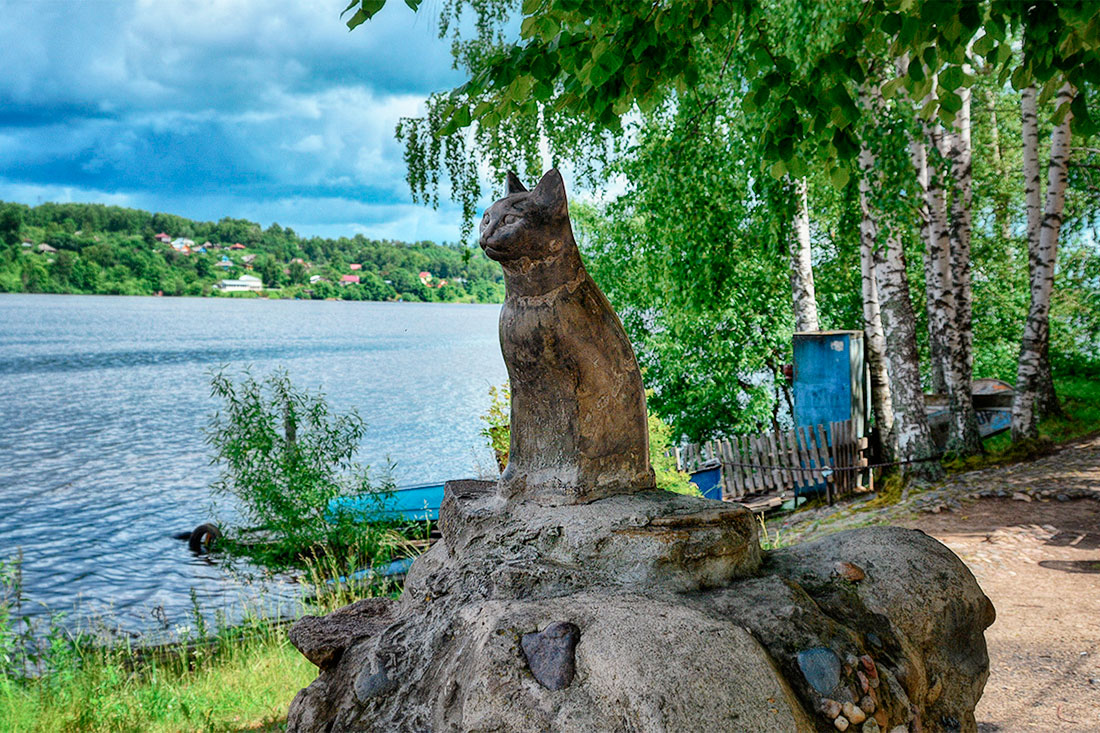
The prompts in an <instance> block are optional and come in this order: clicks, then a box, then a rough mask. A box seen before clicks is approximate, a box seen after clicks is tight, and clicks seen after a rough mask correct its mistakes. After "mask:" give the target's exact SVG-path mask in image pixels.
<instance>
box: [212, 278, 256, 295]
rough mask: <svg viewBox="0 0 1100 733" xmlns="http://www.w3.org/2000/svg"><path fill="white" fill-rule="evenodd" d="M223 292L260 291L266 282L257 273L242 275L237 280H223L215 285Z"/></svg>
mask: <svg viewBox="0 0 1100 733" xmlns="http://www.w3.org/2000/svg"><path fill="white" fill-rule="evenodd" d="M214 287H215V288H217V289H218V290H221V291H222V292H223V293H243V292H248V291H252V292H256V293H258V292H260V291H261V290H263V289H264V282H263V280H261V279H260V278H258V277H256V276H255V275H241V276H240V278H238V279H236V280H222V281H221V282H219V283H218V284H217V285H215V286H214Z"/></svg>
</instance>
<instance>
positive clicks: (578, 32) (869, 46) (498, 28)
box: [347, 0, 1100, 226]
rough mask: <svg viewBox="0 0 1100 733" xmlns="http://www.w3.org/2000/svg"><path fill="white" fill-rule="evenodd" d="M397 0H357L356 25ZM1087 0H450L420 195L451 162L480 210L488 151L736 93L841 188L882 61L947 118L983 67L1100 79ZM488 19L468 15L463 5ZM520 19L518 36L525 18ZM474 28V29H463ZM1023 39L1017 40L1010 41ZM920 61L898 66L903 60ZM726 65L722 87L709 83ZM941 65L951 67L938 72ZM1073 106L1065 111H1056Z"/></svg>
mask: <svg viewBox="0 0 1100 733" xmlns="http://www.w3.org/2000/svg"><path fill="white" fill-rule="evenodd" d="M384 5H385V1H384V0H357V1H356V2H352V3H351V4H350V5H349V6H348V8H347V10H351V9H352V8H355V7H357V6H358V10H357V12H356V13H355V16H353V19H352V21H349V26H350V27H355V25H358V24H359V23H361V22H362V21H363V20H366V19H367V18H369V17H371V16H373V15H374V14H375V13H376V12H378V11H379V10H380V9H381V8H382V7H383V6H384ZM1093 5H1094V3H1092V1H1091V0H1057V2H1055V1H1051V2H1047V3H1040V4H1038V5H1032V4H1025V3H1017V2H1013V1H1012V0H986V1H984V2H973V0H917V1H916V2H913V1H912V0H876V2H858V1H856V0H841V1H840V2H830V3H803V2H799V1H798V0H772V1H771V2H764V3H715V2H713V0H687V1H684V2H674V3H657V4H652V3H611V4H606V3H605V4H598V3H596V4H594V3H588V2H578V1H577V0H541V1H539V2H534V1H532V2H524V3H522V4H521V5H520V7H519V13H518V15H517V13H516V3H514V2H510V1H509V0H495V1H494V0H488V1H486V0H478V1H477V2H463V1H462V0H456V1H454V2H448V3H444V4H443V6H442V9H441V11H440V32H441V35H450V37H451V38H452V40H453V54H454V57H455V62H456V66H457V67H458V68H460V69H461V70H463V71H464V72H465V73H466V76H467V81H466V82H465V83H464V84H462V85H461V86H459V87H457V88H455V89H453V90H452V91H451V92H449V93H441V94H436V95H433V96H432V97H431V99H430V100H429V103H428V111H427V114H426V115H425V116H424V117H421V118H412V119H407V120H402V122H401V123H400V125H399V126H398V137H400V138H401V139H402V140H404V142H405V143H406V162H407V163H408V167H409V176H408V180H409V184H410V187H411V188H412V191H413V194H414V197H416V198H417V199H418V200H423V201H425V202H429V203H431V202H434V201H436V196H437V191H438V187H439V185H440V181H441V180H442V178H443V176H442V175H441V174H445V176H446V177H447V178H449V179H450V183H451V189H452V191H453V193H454V195H455V198H456V199H457V200H459V201H460V202H461V203H462V206H463V211H464V216H465V218H466V222H467V223H466V225H467V226H469V222H470V221H472V217H473V209H474V205H475V203H476V201H477V200H478V194H479V193H480V183H479V180H478V176H477V170H478V166H479V165H480V164H482V163H487V164H488V165H489V166H490V168H492V169H493V170H494V171H496V172H498V173H499V172H501V171H502V170H503V169H504V168H506V167H509V166H510V167H515V168H517V169H518V168H521V167H525V168H527V169H528V171H527V172H528V173H532V172H533V171H531V170H530V169H531V168H532V167H536V166H537V164H538V162H539V159H540V154H539V147H540V145H542V144H548V146H549V151H550V155H551V159H553V160H558V159H569V160H573V161H576V162H581V161H580V159H581V158H587V159H588V160H587V163H595V164H597V165H598V164H600V163H603V162H605V161H606V160H607V156H608V155H609V154H613V153H614V152H615V151H616V150H621V149H623V148H622V146H621V145H620V143H619V142H618V140H617V138H619V137H620V133H621V132H622V131H623V120H624V117H628V115H627V113H629V112H632V111H633V112H637V113H640V114H642V115H645V114H649V113H651V112H652V111H654V110H656V109H659V108H660V107H662V106H664V105H669V106H675V105H678V104H682V103H683V102H684V101H685V100H686V99H689V98H695V99H700V98H701V99H702V100H703V101H704V102H705V101H709V100H708V99H707V96H706V95H713V96H711V97H710V98H711V99H717V98H718V96H720V95H722V94H728V93H734V94H736V95H737V97H738V99H739V100H740V104H741V105H742V107H743V110H744V111H745V113H746V114H749V115H753V116H755V117H756V118H757V119H758V120H759V122H760V134H759V135H758V136H756V137H755V138H754V139H753V141H752V148H753V153H752V157H754V158H756V159H757V160H759V161H760V163H761V167H760V168H759V169H757V170H754V171H753V173H754V174H759V173H762V172H763V171H765V170H767V171H770V172H771V174H772V175H773V176H775V177H776V178H781V177H783V175H785V174H786V173H790V174H791V175H793V176H795V177H803V176H805V175H806V174H807V173H808V172H809V171H810V170H811V169H812V168H813V167H815V166H816V167H819V168H822V169H823V172H824V174H825V176H826V180H830V181H832V182H833V183H834V185H836V186H838V187H841V188H843V187H844V185H846V183H847V181H848V180H849V178H850V172H851V169H852V162H853V161H854V159H855V156H856V154H857V152H858V150H859V139H858V133H857V129H858V127H859V124H858V123H859V122H860V120H861V119H862V118H863V117H864V116H865V115H866V111H865V110H864V109H862V108H861V106H860V105H859V104H858V102H857V100H858V98H859V91H860V88H861V87H862V86H863V85H864V84H865V82H867V81H868V80H869V79H872V80H875V79H878V78H881V80H882V81H883V82H885V83H884V84H883V85H882V91H883V94H884V95H885V96H886V97H887V98H888V99H895V98H898V97H899V96H902V93H904V96H907V97H908V98H909V99H914V100H916V99H921V100H923V99H925V97H926V96H927V97H928V102H927V103H925V104H923V107H922V109H921V116H922V117H923V118H924V119H926V120H927V119H930V118H931V117H933V116H938V117H939V118H940V119H941V120H942V121H943V122H945V123H950V122H952V121H953V120H954V118H955V115H956V114H957V113H958V111H959V109H960V108H961V104H962V102H961V98H960V97H959V95H958V90H959V88H961V87H965V86H970V85H972V84H973V83H974V81H975V78H976V74H975V70H977V69H981V70H983V71H984V73H988V74H991V75H993V76H995V77H996V79H997V83H998V85H1000V86H1004V85H1005V84H1006V82H1009V81H1011V83H1012V85H1013V87H1014V88H1016V89H1021V88H1023V87H1024V86H1027V85H1028V84H1032V83H1036V84H1038V85H1039V86H1040V87H1041V89H1042V92H1041V99H1043V100H1044V101H1045V100H1047V99H1049V98H1051V97H1052V96H1053V94H1054V92H1055V90H1056V89H1057V88H1058V87H1059V86H1061V84H1062V83H1063V82H1064V81H1067V80H1068V81H1069V82H1071V83H1073V84H1074V85H1075V86H1076V87H1077V88H1078V89H1081V90H1086V92H1087V90H1089V89H1092V88H1094V85H1095V83H1096V79H1097V78H1100V76H1098V74H1097V71H1098V70H1100V25H1098V24H1097V23H1096V22H1095V8H1094V7H1093ZM467 7H468V8H469V10H471V11H472V13H473V15H474V18H475V21H474V22H473V23H470V22H469V19H468V18H467V19H466V21H465V22H464V21H463V11H464V10H465V9H466V8H467ZM517 27H518V31H519V32H518V37H517V36H516V29H517ZM463 30H465V31H466V32H465V34H464V33H463ZM1017 45H1018V47H1019V48H1020V52H1016V51H1015V50H1014V46H1017ZM902 57H906V58H908V59H909V60H910V62H909V64H908V70H907V72H906V73H903V74H898V75H897V76H895V71H894V67H893V62H894V61H895V60H897V59H900V58H902ZM714 69H717V70H718V71H717V73H718V79H719V80H720V81H724V82H725V86H726V89H727V90H726V91H721V92H719V93H718V94H714V92H713V91H712V90H701V89H700V80H705V79H706V77H707V75H708V73H712V72H713V70H714ZM934 78H939V80H940V83H939V84H933V79H934ZM1094 106H1095V101H1094V100H1091V98H1090V95H1089V94H1087V93H1085V94H1082V95H1079V96H1078V97H1077V98H1076V99H1075V100H1074V102H1073V111H1074V119H1073V127H1074V131H1075V132H1076V133H1077V134H1080V135H1089V134H1092V133H1094V132H1095V124H1094V122H1093V120H1092V117H1091V113H1090V109H1092V108H1093V107H1094ZM1064 112H1065V110H1055V112H1054V114H1055V116H1060V115H1062V114H1064Z"/></svg>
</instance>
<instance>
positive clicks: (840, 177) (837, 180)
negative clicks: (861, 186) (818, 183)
mask: <svg viewBox="0 0 1100 733" xmlns="http://www.w3.org/2000/svg"><path fill="white" fill-rule="evenodd" d="M850 177H851V174H849V173H848V168H847V167H846V166H837V167H836V168H833V169H832V170H831V171H830V172H829V181H831V182H832V184H833V187H834V188H837V189H841V188H844V187H845V186H847V185H848V179H849V178H850Z"/></svg>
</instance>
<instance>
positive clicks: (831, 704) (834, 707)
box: [821, 698, 840, 720]
mask: <svg viewBox="0 0 1100 733" xmlns="http://www.w3.org/2000/svg"><path fill="white" fill-rule="evenodd" d="M821 712H822V713H823V714H824V715H825V717H826V718H829V719H830V720H832V719H834V718H836V716H838V715H840V703H838V702H837V701H836V700H830V699H829V698H825V699H824V700H822V701H821Z"/></svg>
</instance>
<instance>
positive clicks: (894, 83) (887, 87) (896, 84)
mask: <svg viewBox="0 0 1100 733" xmlns="http://www.w3.org/2000/svg"><path fill="white" fill-rule="evenodd" d="M904 83H905V77H903V76H899V77H898V78H897V79H891V80H890V81H888V82H886V83H885V84H883V85H882V96H883V97H884V98H886V99H893V98H894V96H895V95H896V94H897V93H898V89H899V88H900V87H901V85H902V84H904Z"/></svg>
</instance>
